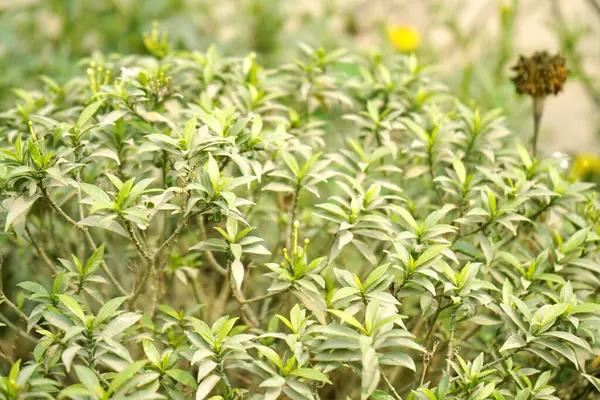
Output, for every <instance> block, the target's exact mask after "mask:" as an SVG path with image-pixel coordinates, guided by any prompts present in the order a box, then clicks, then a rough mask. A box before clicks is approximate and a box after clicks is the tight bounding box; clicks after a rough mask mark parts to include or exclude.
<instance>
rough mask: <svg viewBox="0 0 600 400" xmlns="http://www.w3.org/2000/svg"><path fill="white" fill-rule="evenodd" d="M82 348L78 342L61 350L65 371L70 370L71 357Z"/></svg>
mask: <svg viewBox="0 0 600 400" xmlns="http://www.w3.org/2000/svg"><path fill="white" fill-rule="evenodd" d="M82 348H83V347H81V346H79V345H78V344H74V345H72V346H71V347H69V348H67V349H66V350H65V351H63V353H62V355H61V359H62V362H63V364H65V369H66V370H67V373H69V372H71V363H72V362H73V358H74V357H75V355H76V354H77V352H78V351H79V350H81V349H82Z"/></svg>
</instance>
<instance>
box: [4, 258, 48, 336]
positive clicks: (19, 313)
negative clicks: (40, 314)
mask: <svg viewBox="0 0 600 400" xmlns="http://www.w3.org/2000/svg"><path fill="white" fill-rule="evenodd" d="M3 265H4V256H3V255H2V253H0V300H1V301H2V303H4V304H6V305H7V306H8V307H9V308H10V309H11V310H12V311H13V312H14V313H15V314H17V316H18V317H19V318H21V319H22V320H23V321H25V323H29V317H27V314H25V313H24V312H23V311H21V309H20V308H19V307H17V305H16V304H15V303H13V302H12V301H10V299H9V298H8V297H6V294H4V286H3V282H2V267H3ZM33 326H34V328H35V329H42V327H41V326H39V325H38V324H35V325H33Z"/></svg>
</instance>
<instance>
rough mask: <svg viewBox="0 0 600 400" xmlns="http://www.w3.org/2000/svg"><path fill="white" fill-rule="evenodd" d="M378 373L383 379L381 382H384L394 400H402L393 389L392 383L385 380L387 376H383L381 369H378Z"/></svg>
mask: <svg viewBox="0 0 600 400" xmlns="http://www.w3.org/2000/svg"><path fill="white" fill-rule="evenodd" d="M379 372H380V373H381V377H382V378H383V382H385V385H386V386H387V387H388V389H390V391H391V392H392V395H393V396H394V399H396V400H402V397H400V395H399V394H398V392H397V391H396V388H395V387H394V385H392V382H390V380H389V379H388V378H387V376H385V373H384V372H383V369H381V367H380V368H379Z"/></svg>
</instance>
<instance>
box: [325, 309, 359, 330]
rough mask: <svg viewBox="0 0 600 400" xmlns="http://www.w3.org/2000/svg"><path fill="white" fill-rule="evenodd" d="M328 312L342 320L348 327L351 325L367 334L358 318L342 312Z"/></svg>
mask: <svg viewBox="0 0 600 400" xmlns="http://www.w3.org/2000/svg"><path fill="white" fill-rule="evenodd" d="M327 311H328V312H330V313H331V314H333V315H335V316H336V317H338V318H340V319H341V320H342V321H344V322H345V323H347V324H348V325H351V326H353V327H355V328H357V329H360V330H361V331H363V332H366V330H365V328H364V327H363V326H362V325H361V323H360V322H358V320H357V319H356V318H354V317H353V316H352V315H350V314H348V313H347V312H345V311H341V310H327Z"/></svg>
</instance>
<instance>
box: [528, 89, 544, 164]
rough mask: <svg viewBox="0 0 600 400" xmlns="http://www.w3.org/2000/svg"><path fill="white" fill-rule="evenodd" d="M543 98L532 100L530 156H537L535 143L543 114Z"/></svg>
mask: <svg viewBox="0 0 600 400" xmlns="http://www.w3.org/2000/svg"><path fill="white" fill-rule="evenodd" d="M544 100H545V97H534V98H533V138H532V140H531V154H532V155H533V156H534V157H536V156H537V142H538V136H539V134H540V122H541V121H542V115H543V113H544Z"/></svg>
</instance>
